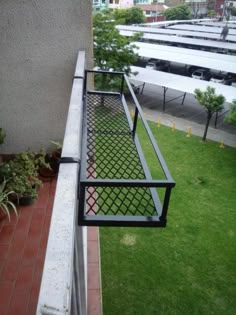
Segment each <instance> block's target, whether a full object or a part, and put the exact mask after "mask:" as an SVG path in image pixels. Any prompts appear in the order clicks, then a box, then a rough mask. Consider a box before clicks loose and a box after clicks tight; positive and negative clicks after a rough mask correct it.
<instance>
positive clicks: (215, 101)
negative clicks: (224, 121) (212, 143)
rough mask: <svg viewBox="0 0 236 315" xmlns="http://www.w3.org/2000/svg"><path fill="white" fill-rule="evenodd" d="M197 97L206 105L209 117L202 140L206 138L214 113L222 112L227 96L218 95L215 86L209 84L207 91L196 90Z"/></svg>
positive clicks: (199, 101) (200, 102) (200, 103)
mask: <svg viewBox="0 0 236 315" xmlns="http://www.w3.org/2000/svg"><path fill="white" fill-rule="evenodd" d="M194 94H195V98H196V99H197V101H198V103H199V105H201V106H203V107H205V110H206V114H207V118H206V125H205V130H204V134H203V137H202V140H203V141H205V140H206V136H207V131H208V127H209V124H210V121H211V118H212V116H213V114H214V113H217V112H220V111H221V110H222V109H223V108H224V105H223V104H224V101H225V98H224V96H223V95H221V94H219V95H217V94H216V93H215V88H212V87H210V86H207V88H206V90H205V91H201V90H200V89H195V90H194Z"/></svg>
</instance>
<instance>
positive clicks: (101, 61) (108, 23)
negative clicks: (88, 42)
mask: <svg viewBox="0 0 236 315" xmlns="http://www.w3.org/2000/svg"><path fill="white" fill-rule="evenodd" d="M93 26H94V28H93V36H94V60H95V66H96V67H97V68H98V69H99V70H107V71H110V70H114V71H123V72H125V73H126V74H129V73H130V72H131V68H130V66H131V65H132V64H134V63H135V62H136V61H137V60H138V54H137V53H136V52H135V49H137V47H136V46H135V45H134V44H133V42H134V41H136V40H137V39H138V38H139V36H140V34H137V35H135V36H131V37H125V36H122V35H120V33H119V31H118V30H117V29H116V27H115V26H116V21H115V20H114V19H113V16H112V14H111V13H110V12H109V11H107V10H106V11H105V10H103V11H102V12H101V13H98V14H96V15H95V16H94V21H93ZM100 78H101V76H100ZM112 78H114V76H112ZM95 81H96V83H97V84H98V85H99V86H102V87H106V88H107V87H109V88H112V85H113V86H116V85H117V81H116V79H112V81H111V76H110V75H107V74H104V75H103V77H102V80H101V81H100V82H99V81H97V80H96V79H95Z"/></svg>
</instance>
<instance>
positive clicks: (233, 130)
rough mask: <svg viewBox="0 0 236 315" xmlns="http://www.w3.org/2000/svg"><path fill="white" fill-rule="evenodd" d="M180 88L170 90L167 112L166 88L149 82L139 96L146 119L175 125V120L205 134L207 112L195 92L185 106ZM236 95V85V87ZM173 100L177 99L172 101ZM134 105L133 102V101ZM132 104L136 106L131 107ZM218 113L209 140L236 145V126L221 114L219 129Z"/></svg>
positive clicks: (188, 98)
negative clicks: (165, 102)
mask: <svg viewBox="0 0 236 315" xmlns="http://www.w3.org/2000/svg"><path fill="white" fill-rule="evenodd" d="M180 95H181V93H179V92H178V91H175V90H171V89H169V90H168V93H167V95H166V100H167V101H168V104H167V105H166V110H165V112H163V105H162V104H163V88H162V87H159V86H153V85H151V84H146V85H145V89H144V91H143V94H142V95H137V98H138V101H139V103H140V105H141V107H142V109H143V111H144V113H146V119H148V120H151V121H154V122H157V120H158V119H160V120H161V124H163V125H165V126H169V127H172V124H173V122H174V123H175V124H176V129H178V130H182V131H185V132H187V129H188V128H190V127H191V128H192V134H193V135H196V136H200V137H202V136H203V132H204V128H205V122H206V112H205V110H204V108H203V107H202V106H200V105H199V104H198V102H197V100H196V99H195V97H194V95H189V94H187V95H186V98H185V102H184V105H181V102H182V98H177V99H175V98H176V97H179V96H180ZM235 98H236V88H235ZM171 99H174V100H172V101H171V102H170V100H171ZM130 104H132V101H131V103H130ZM131 107H132V106H131ZM214 122H215V115H214V116H213V118H212V120H211V122H210V126H209V129H208V133H207V139H209V140H213V141H217V142H221V141H224V144H225V145H228V146H231V147H236V125H229V124H227V123H225V122H224V115H220V116H219V119H218V123H217V128H215V127H214Z"/></svg>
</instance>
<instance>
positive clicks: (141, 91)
mask: <svg viewBox="0 0 236 315" xmlns="http://www.w3.org/2000/svg"><path fill="white" fill-rule="evenodd" d="M144 87H145V82H144V83H143V86H142V90H141V93H140V94H141V95H143V90H144Z"/></svg>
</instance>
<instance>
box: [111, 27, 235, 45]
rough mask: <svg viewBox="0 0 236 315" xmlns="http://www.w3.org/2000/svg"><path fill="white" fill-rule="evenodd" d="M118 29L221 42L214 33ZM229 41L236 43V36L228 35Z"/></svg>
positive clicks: (162, 29)
mask: <svg viewBox="0 0 236 315" xmlns="http://www.w3.org/2000/svg"><path fill="white" fill-rule="evenodd" d="M116 27H117V29H119V30H123V31H133V32H143V33H152V34H165V35H166V34H170V35H178V36H188V37H195V38H209V39H216V40H220V34H214V33H204V32H194V31H184V30H176V29H171V28H168V29H167V28H154V27H144V26H134V25H117V26H116ZM226 39H227V41H231V42H236V36H234V35H228V36H227V38H226Z"/></svg>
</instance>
